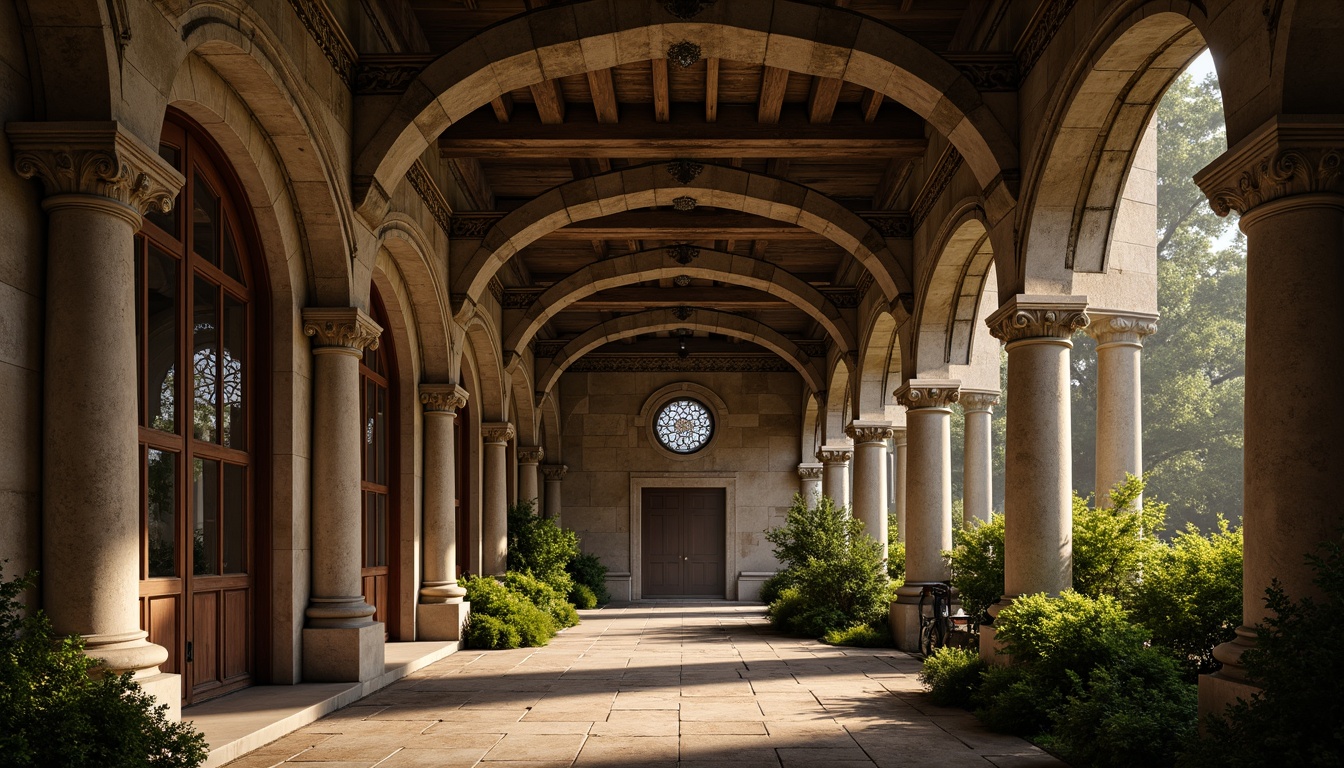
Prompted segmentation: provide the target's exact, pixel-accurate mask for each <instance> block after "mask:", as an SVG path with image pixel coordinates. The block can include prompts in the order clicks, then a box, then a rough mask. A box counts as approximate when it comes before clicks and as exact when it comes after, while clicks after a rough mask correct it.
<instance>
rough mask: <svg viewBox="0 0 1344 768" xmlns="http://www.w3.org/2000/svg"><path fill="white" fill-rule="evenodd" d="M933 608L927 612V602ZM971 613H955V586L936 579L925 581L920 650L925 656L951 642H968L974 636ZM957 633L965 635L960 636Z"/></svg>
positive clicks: (920, 595) (921, 597)
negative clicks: (953, 610)
mask: <svg viewBox="0 0 1344 768" xmlns="http://www.w3.org/2000/svg"><path fill="white" fill-rule="evenodd" d="M926 600H927V601H929V602H928V606H929V609H930V610H929V611H928V613H927V615H926V613H925V610H924V608H925V605H926ZM971 634H972V630H971V617H969V616H966V615H965V614H961V613H958V614H953V613H952V588H951V587H950V586H948V585H947V584H943V583H941V582H935V583H932V584H925V585H923V586H922V587H921V589H920V593H919V651H920V653H922V654H923V655H925V656H929V655H931V654H932V653H933V652H934V651H935V650H937V649H938V648H944V647H947V646H948V645H962V646H965V645H968V644H969V641H970V638H971ZM956 635H961V636H962V637H960V638H956V637H955V636H956Z"/></svg>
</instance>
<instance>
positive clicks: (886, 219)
mask: <svg viewBox="0 0 1344 768" xmlns="http://www.w3.org/2000/svg"><path fill="white" fill-rule="evenodd" d="M859 215H860V216H862V217H863V220H864V221H866V222H868V226H870V227H872V228H873V229H874V230H876V231H877V233H878V234H879V235H881V236H883V237H886V238H892V239H904V240H908V239H910V238H912V237H914V236H915V221H914V219H913V218H911V216H910V214H908V213H887V212H885V211H870V212H866V213H861V214H859Z"/></svg>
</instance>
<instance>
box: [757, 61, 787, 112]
mask: <svg viewBox="0 0 1344 768" xmlns="http://www.w3.org/2000/svg"><path fill="white" fill-rule="evenodd" d="M788 86H789V70H787V69H780V68H779V67H771V66H767V67H765V70H764V71H763V72H762V73H761V96H760V102H759V103H758V105H757V111H756V122H758V123H763V124H765V125H774V124H776V123H778V122H779V115H780V111H781V110H782V109H783V107H784V92H785V90H786V89H787V88H788Z"/></svg>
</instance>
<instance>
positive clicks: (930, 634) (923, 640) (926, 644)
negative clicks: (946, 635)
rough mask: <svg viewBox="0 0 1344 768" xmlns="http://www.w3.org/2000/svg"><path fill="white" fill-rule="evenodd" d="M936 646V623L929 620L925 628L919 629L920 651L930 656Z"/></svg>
mask: <svg viewBox="0 0 1344 768" xmlns="http://www.w3.org/2000/svg"><path fill="white" fill-rule="evenodd" d="M936 647H937V644H936V642H935V638H934V624H933V622H929V623H928V624H925V625H924V627H923V629H921V630H920V631H919V652H920V653H922V654H924V655H925V656H930V655H932V654H933V650H934V648H936Z"/></svg>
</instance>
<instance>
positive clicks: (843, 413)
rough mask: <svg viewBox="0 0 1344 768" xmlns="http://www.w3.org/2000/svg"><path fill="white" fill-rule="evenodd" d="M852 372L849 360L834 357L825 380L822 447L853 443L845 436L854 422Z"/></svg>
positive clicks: (840, 356) (839, 356)
mask: <svg viewBox="0 0 1344 768" xmlns="http://www.w3.org/2000/svg"><path fill="white" fill-rule="evenodd" d="M852 374H853V371H852V370H851V365H850V360H849V359H848V358H847V357H845V356H844V355H836V356H835V361H834V364H833V366H832V368H831V372H830V375H829V376H827V378H826V404H825V410H824V417H825V418H824V419H823V421H822V430H821V444H822V445H849V444H850V443H852V442H853V440H851V439H850V437H849V435H846V434H845V427H846V426H848V425H849V423H850V422H851V421H853V420H854V415H853V408H854V395H853V385H854V382H853V379H854V376H853V375H852Z"/></svg>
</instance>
